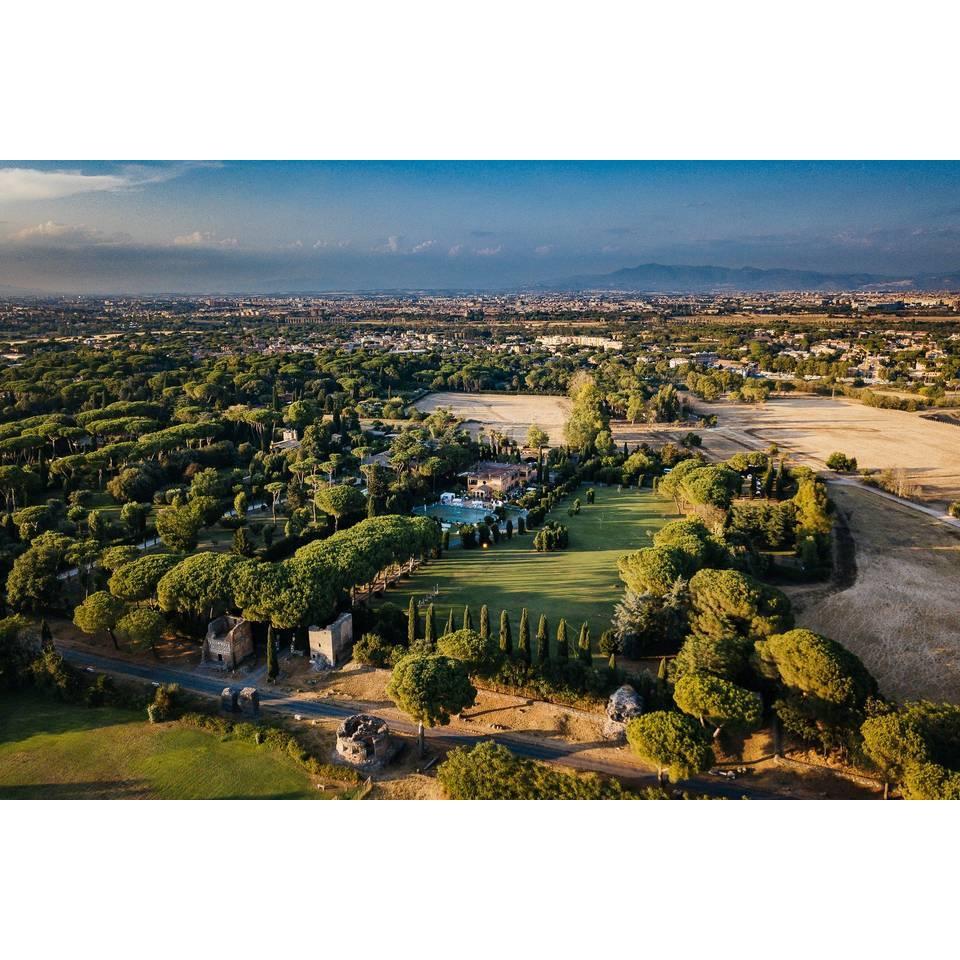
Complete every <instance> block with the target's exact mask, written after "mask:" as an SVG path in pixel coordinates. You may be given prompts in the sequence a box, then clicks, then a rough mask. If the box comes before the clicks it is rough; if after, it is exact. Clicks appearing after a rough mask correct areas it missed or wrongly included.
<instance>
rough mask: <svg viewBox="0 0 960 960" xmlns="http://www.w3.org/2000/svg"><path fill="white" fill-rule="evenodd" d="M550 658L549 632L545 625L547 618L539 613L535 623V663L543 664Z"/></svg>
mask: <svg viewBox="0 0 960 960" xmlns="http://www.w3.org/2000/svg"><path fill="white" fill-rule="evenodd" d="M549 659H550V632H549V628H548V627H547V618H546V616H545V615H544V614H542V613H541V614H540V622H539V623H538V624H537V663H539V664H544V663H546V662H547V661H548V660H549Z"/></svg>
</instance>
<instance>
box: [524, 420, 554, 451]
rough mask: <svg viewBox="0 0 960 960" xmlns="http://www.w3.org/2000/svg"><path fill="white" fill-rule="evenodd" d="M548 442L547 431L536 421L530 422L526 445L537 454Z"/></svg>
mask: <svg viewBox="0 0 960 960" xmlns="http://www.w3.org/2000/svg"><path fill="white" fill-rule="evenodd" d="M549 443H550V437H549V435H548V434H547V432H546V431H545V430H544V429H543V428H542V427H540V426H539V425H538V424H536V423H531V424H530V427H529V429H528V430H527V446H528V447H530V448H532V449H534V450H536V451H537V456H539V455H540V452H541V451H542V450H543V448H544V447H546V446H548V445H549Z"/></svg>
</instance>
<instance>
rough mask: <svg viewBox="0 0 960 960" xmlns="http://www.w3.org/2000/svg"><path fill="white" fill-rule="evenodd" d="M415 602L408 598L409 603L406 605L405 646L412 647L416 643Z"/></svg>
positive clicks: (412, 598)
mask: <svg viewBox="0 0 960 960" xmlns="http://www.w3.org/2000/svg"><path fill="white" fill-rule="evenodd" d="M418 619H419V618H418V617H417V601H416V599H415V598H414V597H412V596H411V597H410V603H409V604H407V646H408V647H412V646H413V645H414V643H416V642H417V620H418Z"/></svg>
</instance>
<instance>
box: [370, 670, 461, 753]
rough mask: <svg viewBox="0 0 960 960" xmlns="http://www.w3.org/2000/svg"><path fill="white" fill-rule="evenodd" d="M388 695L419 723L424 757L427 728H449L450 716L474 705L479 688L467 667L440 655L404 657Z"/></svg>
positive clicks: (394, 671) (391, 678) (419, 736)
mask: <svg viewBox="0 0 960 960" xmlns="http://www.w3.org/2000/svg"><path fill="white" fill-rule="evenodd" d="M387 696H388V697H390V699H391V700H393V701H394V703H396V705H397V706H398V707H399V708H400V709H401V710H402V711H403V712H404V713H406V714H407V715H408V716H409V717H411V718H412V719H414V720H416V721H417V724H418V730H417V737H418V741H419V748H420V756H421V757H422V756H423V755H424V734H423V727H424V724H426V725H427V726H429V727H433V726H437V725H439V726H445V725H446V724H448V723H449V722H450V715H451V714H454V713H460V712H461V711H463V710H465V709H466V708H467V707H471V706H473V704H474V703H475V702H476V699H477V690H476V687H474V686H473V684H472V683H471V682H470V678H469V676H468V675H467V671H466V668H465V667H464V665H463V664H462V663H460V662H458V661H456V660H452V659H451V658H449V657H445V656H442V655H440V654H432V655H429V656H422V655H418V654H413V655H411V656H408V657H404V658H403V659H402V660H401V661H400V662H399V663H398V664H397V665H396V666H395V667H394V668H393V674H392V676H391V677H390V683H389V684H388V685H387Z"/></svg>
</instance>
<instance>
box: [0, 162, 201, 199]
mask: <svg viewBox="0 0 960 960" xmlns="http://www.w3.org/2000/svg"><path fill="white" fill-rule="evenodd" d="M195 166H198V164H194V163H182V164H170V165H168V166H164V167H138V166H124V167H120V168H119V170H118V171H117V172H116V173H83V172H82V171H80V170H34V169H31V168H30V167H0V203H16V202H18V201H23V200H59V199H60V198H61V197H73V196H76V195H77V194H80V193H110V192H115V191H118V190H129V189H132V188H134V187H141V186H145V185H146V184H151V183H163V182H165V181H167V180H172V179H173V178H174V177H177V176H179V175H180V174H181V173H183V172H184V171H186V170H188V169H190V168H192V167H195Z"/></svg>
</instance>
